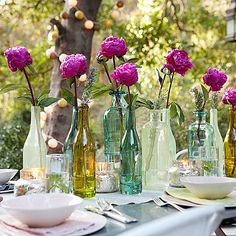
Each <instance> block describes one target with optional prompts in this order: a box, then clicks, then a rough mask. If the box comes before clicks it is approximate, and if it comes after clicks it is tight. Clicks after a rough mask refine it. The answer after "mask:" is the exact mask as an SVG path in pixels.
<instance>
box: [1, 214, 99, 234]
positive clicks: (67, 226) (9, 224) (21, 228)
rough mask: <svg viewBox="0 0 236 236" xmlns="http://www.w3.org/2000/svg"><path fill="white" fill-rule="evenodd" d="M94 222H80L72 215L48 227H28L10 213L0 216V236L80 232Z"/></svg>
mask: <svg viewBox="0 0 236 236" xmlns="http://www.w3.org/2000/svg"><path fill="white" fill-rule="evenodd" d="M94 225H95V223H89V222H83V221H82V222H81V221H79V220H78V217H73V215H72V216H71V217H70V218H68V219H67V220H66V221H65V222H63V223H61V224H59V225H56V226H53V227H50V228H30V227H29V226H27V225H25V224H23V223H21V222H20V221H18V220H17V219H15V218H13V217H12V216H10V215H1V216H0V232H1V236H5V235H7V236H16V235H17V236H32V235H34V236H36V235H37V236H46V235H47V236H63V235H70V234H72V233H75V232H76V233H78V235H80V234H79V233H81V234H82V232H83V231H85V230H87V229H88V228H90V227H92V226H94Z"/></svg>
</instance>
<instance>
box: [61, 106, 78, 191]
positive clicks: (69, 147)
mask: <svg viewBox="0 0 236 236" xmlns="http://www.w3.org/2000/svg"><path fill="white" fill-rule="evenodd" d="M78 116H79V109H78V108H76V107H73V113H72V118H71V126H70V130H69V133H68V135H67V137H66V140H65V144H64V148H63V153H64V155H65V158H67V159H68V163H69V192H72V191H73V180H72V179H73V178H72V177H73V145H74V141H75V137H76V134H77V132H78Z"/></svg>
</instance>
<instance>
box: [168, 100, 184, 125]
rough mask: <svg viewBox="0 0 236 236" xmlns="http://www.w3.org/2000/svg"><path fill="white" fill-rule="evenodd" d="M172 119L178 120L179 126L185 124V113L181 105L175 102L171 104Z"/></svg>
mask: <svg viewBox="0 0 236 236" xmlns="http://www.w3.org/2000/svg"><path fill="white" fill-rule="evenodd" d="M170 117H171V119H177V122H178V124H179V125H181V124H182V123H183V122H184V113H183V110H182V109H181V107H180V105H179V104H177V103H175V102H172V103H171V104H170Z"/></svg>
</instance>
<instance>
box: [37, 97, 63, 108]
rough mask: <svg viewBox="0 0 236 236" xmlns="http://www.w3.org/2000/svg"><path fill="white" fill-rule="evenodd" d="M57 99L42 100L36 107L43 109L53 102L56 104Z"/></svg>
mask: <svg viewBox="0 0 236 236" xmlns="http://www.w3.org/2000/svg"><path fill="white" fill-rule="evenodd" d="M58 100H59V98H44V99H42V100H41V101H39V103H38V105H39V106H40V107H41V108H43V107H48V106H50V105H51V104H53V103H54V102H57V101H58Z"/></svg>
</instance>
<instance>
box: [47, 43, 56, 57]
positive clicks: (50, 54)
mask: <svg viewBox="0 0 236 236" xmlns="http://www.w3.org/2000/svg"><path fill="white" fill-rule="evenodd" d="M46 56H47V57H48V58H49V59H52V60H54V59H56V58H57V54H56V52H55V46H52V47H51V48H49V49H47V50H46Z"/></svg>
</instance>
